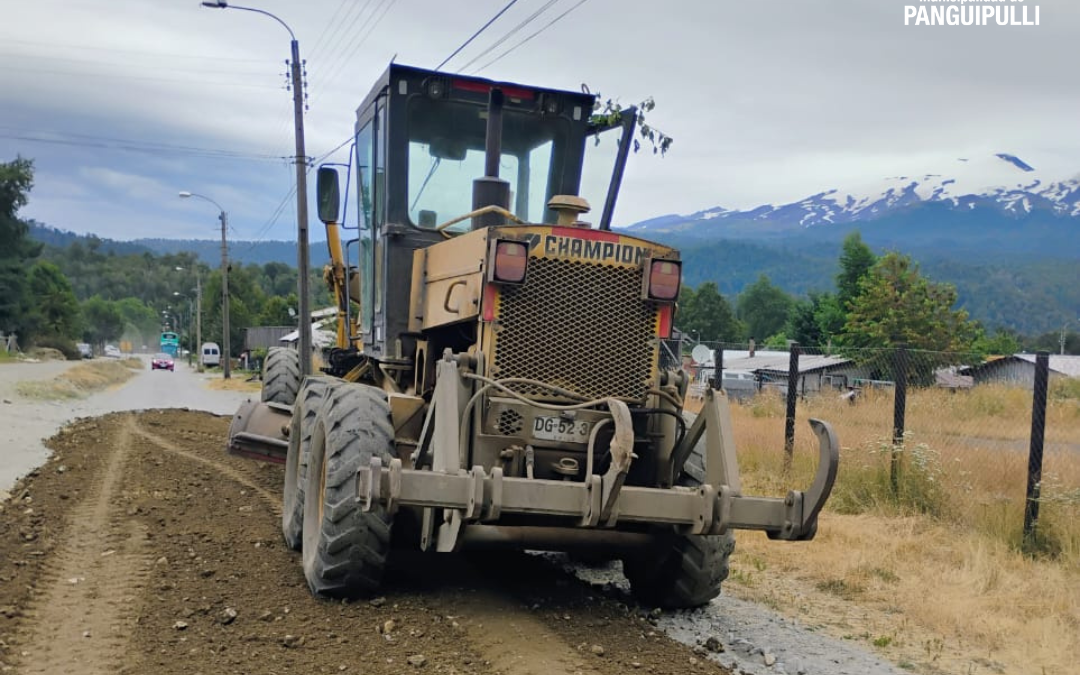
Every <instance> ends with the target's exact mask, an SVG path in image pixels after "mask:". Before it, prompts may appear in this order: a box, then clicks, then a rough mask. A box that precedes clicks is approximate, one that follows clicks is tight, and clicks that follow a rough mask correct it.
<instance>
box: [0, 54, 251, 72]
mask: <svg viewBox="0 0 1080 675" xmlns="http://www.w3.org/2000/svg"><path fill="white" fill-rule="evenodd" d="M0 59H3V60H4V61H7V62H9V63H11V62H13V61H14V60H15V59H29V60H30V61H33V62H34V63H37V62H39V61H60V62H63V63H78V64H81V65H88V66H104V67H106V68H125V69H127V68H134V69H149V70H153V71H162V70H170V71H174V72H178V73H195V74H206V73H211V74H217V75H236V76H239V77H252V76H258V75H262V74H264V73H265V71H264V70H242V71H239V70H222V69H221V67H220V66H210V65H209V64H208V65H206V66H204V67H199V68H189V67H185V66H166V65H159V64H156V63H145V62H139V61H134V60H128V61H124V62H120V61H100V60H97V59H85V58H73V57H66V56H39V55H36V54H35V55H33V56H28V55H27V54H19V53H17V52H3V51H0ZM19 70H22V68H19Z"/></svg>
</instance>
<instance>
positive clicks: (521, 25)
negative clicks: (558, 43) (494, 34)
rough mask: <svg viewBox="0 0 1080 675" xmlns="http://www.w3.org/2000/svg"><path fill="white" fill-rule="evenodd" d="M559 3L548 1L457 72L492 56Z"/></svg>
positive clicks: (555, 0) (552, 0) (554, 0)
mask: <svg viewBox="0 0 1080 675" xmlns="http://www.w3.org/2000/svg"><path fill="white" fill-rule="evenodd" d="M559 1H560V0H548V1H547V2H546V3H544V4H543V5H541V6H540V8H539V9H537V10H536V11H535V12H533V13H532V14H530V15H529V16H527V17H525V18H524V19H523V20H522V21H521V22H520V23H518V25H516V26H514V27H513V28H511V29H510V30H508V31H507V32H506V33H504V34H503V36H502V37H501V38H499V39H498V40H496V41H495V42H493V43H491V44H490V45H488V46H487V48H486V49H484V50H483V51H482V52H480V53H479V54H477V55H476V56H474V57H472V58H471V59H469V61H468V62H467V63H466V64H465V65H463V66H461V67H460V68H458V69H457V72H459V73H460V72H461V71H463V70H465V69H467V68H468V67H469V66H471V65H472V64H474V63H476V62H477V61H479V60H480V59H482V58H484V57H485V56H487V55H488V54H490V53H491V52H492V51H494V50H495V49H498V48H499V46H500V45H501V44H503V43H504V42H506V41H507V40H508V39H510V38H511V37H513V36H514V35H516V34H517V33H518V31H520V30H521V29H522V28H524V27H525V26H528V25H529V24H530V23H532V22H533V21H535V20H536V19H537V17H539V16H540V15H541V14H543V13H544V12H546V11H547V10H548V9H550V8H551V7H552V6H553V5H555V4H556V3H558V2H559Z"/></svg>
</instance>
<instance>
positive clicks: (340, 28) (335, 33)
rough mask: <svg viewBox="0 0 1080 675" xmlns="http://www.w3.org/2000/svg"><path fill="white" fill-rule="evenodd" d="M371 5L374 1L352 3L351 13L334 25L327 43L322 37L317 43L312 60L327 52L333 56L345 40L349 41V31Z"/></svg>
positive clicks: (347, 13) (346, 13)
mask: <svg viewBox="0 0 1080 675" xmlns="http://www.w3.org/2000/svg"><path fill="white" fill-rule="evenodd" d="M371 3H372V0H366V2H364V3H363V4H360V3H359V2H352V3H350V6H349V11H347V12H345V15H344V16H342V17H341V20H340V21H338V22H337V23H336V24H335V25H334V28H333V30H331V31H330V34H329V35H327V36H326V42H322V36H320V37H319V39H318V40H316V41H315V45H314V46H313V48H312V50H311V52H310V54H311V57H310V58H312V59H314V58H317V56H321V55H322V54H324V53H326V52H330V53H331V54H333V53H335V50H336V49H337V47H338V46H339V45H340V43H341V42H342V41H343V40H347V39H348V35H349V31H351V30H352V29H353V26H355V25H356V22H357V21H359V20H360V17H361V16H363V15H364V12H366V11H367V8H368V7H370V6H371ZM324 45H325V48H324ZM320 50H321V51H320Z"/></svg>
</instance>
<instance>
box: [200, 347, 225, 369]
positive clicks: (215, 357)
mask: <svg viewBox="0 0 1080 675" xmlns="http://www.w3.org/2000/svg"><path fill="white" fill-rule="evenodd" d="M199 362H200V363H202V364H203V366H220V365H221V347H218V345H217V343H216V342H204V343H203V346H202V349H200V350H199Z"/></svg>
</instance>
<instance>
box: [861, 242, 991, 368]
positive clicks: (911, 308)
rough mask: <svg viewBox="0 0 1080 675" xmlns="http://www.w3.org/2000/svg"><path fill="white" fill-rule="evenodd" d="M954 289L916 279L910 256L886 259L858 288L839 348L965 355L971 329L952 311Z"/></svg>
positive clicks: (964, 318)
mask: <svg viewBox="0 0 1080 675" xmlns="http://www.w3.org/2000/svg"><path fill="white" fill-rule="evenodd" d="M955 303H956V289H955V288H953V286H952V285H951V284H941V283H935V282H932V281H930V280H928V279H927V278H926V277H924V276H922V274H920V273H919V267H918V265H916V264H915V263H914V262H913V261H912V260H911V258H910V257H909V256H906V255H901V254H899V253H895V252H893V253H888V254H887V255H885V256H884V257H883V258H881V259H880V260H878V261H877V263H875V264H874V266H873V267H872V268H871V269H870V271H869V273H868V274H867V275H866V276H865V277H864V278H863V279H862V280H861V281H860V282H859V293H858V295H856V296H855V298H854V299H853V300H852V301H851V302H850V307H851V309H850V311H849V312H848V318H847V323H846V324H845V326H844V333H843V334H842V335H841V336H840V338H841V342H842V344H843V345H844V346H848V347H892V346H894V345H897V344H900V343H906V344H907V345H908V346H909V347H912V348H915V349H926V350H932V351H953V352H958V351H967V350H969V349H970V348H971V343H972V340H973V338H974V337H975V325H974V324H973V323H971V322H970V321H968V318H967V312H966V311H964V310H953V309H952V306H953V305H954V304H955Z"/></svg>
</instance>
